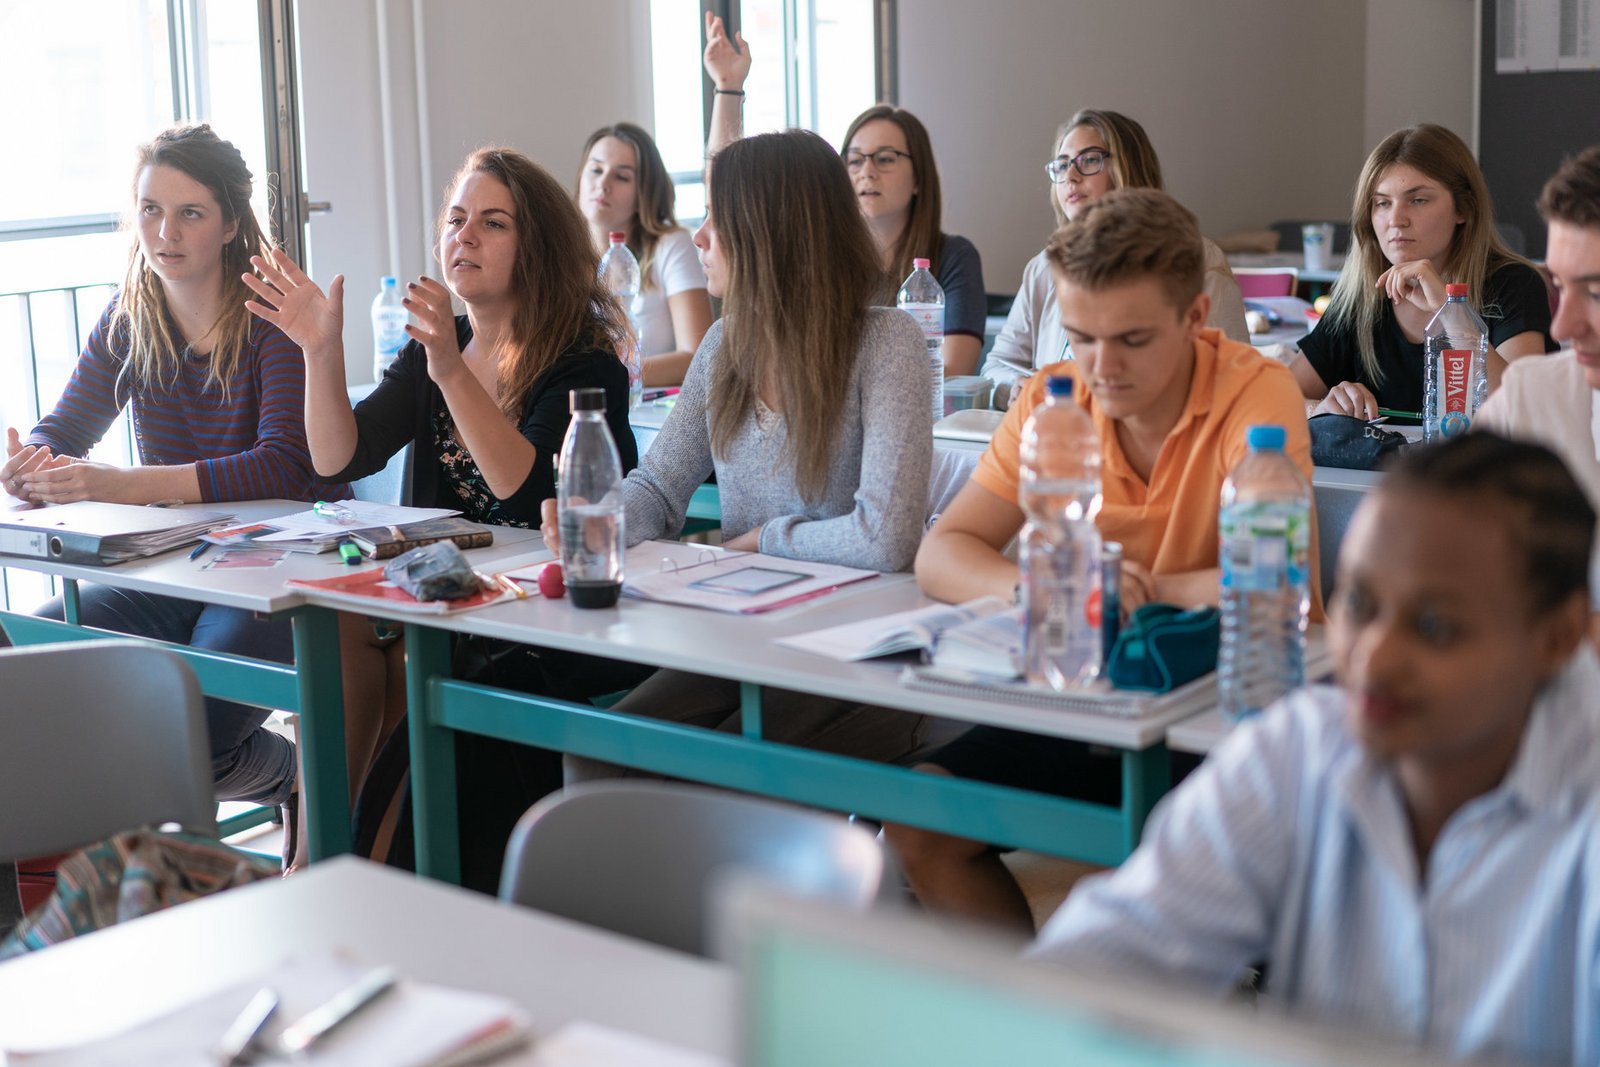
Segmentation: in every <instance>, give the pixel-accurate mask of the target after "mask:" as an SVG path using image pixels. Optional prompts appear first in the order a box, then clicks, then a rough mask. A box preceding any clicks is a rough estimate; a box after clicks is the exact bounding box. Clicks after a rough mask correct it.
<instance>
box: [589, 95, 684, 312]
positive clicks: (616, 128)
mask: <svg viewBox="0 0 1600 1067" xmlns="http://www.w3.org/2000/svg"><path fill="white" fill-rule="evenodd" d="M607 137H615V138H616V139H617V140H619V141H621V142H623V143H624V144H626V145H628V146H629V147H631V148H632V149H633V158H634V159H635V160H636V165H635V167H634V168H633V174H634V182H635V185H634V188H635V189H636V190H637V194H636V195H637V200H636V201H635V203H634V215H633V219H632V221H631V222H630V223H629V226H628V249H629V251H631V252H632V253H633V254H634V256H635V257H636V258H637V259H638V260H639V284H640V285H641V286H642V287H643V288H644V289H649V288H650V287H651V286H653V285H654V284H655V281H654V280H653V277H652V274H651V270H650V268H651V267H652V266H653V265H654V264H655V259H656V246H657V245H658V244H660V242H661V238H663V237H665V236H666V235H667V234H669V233H671V232H673V231H674V230H677V229H681V228H682V227H680V226H679V225H678V216H677V213H676V211H675V210H674V208H673V185H672V175H671V174H669V173H668V172H667V165H666V163H664V162H663V161H662V159H661V150H660V149H659V148H657V147H656V143H655V141H654V140H653V139H652V138H651V137H650V135H649V134H648V133H646V132H645V131H644V129H643V127H640V126H635V125H634V124H633V123H631V122H619V123H616V124H615V125H613V126H602V127H600V128H599V129H598V130H596V131H594V132H593V133H591V134H590V135H589V139H588V140H587V141H585V142H584V143H583V156H582V158H581V161H580V162H579V164H578V182H580V183H581V182H582V181H583V171H584V168H585V167H587V166H588V165H589V150H590V149H591V148H593V147H594V146H595V145H596V144H598V143H599V142H600V141H602V140H604V139H605V138H607ZM577 191H578V186H577V185H576V184H575V185H574V186H573V195H574V197H576V195H577Z"/></svg>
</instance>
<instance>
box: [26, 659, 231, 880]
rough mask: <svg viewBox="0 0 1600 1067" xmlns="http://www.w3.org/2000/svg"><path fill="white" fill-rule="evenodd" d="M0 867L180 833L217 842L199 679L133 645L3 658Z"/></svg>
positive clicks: (180, 664)
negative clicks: (101, 843) (145, 835)
mask: <svg viewBox="0 0 1600 1067" xmlns="http://www.w3.org/2000/svg"><path fill="white" fill-rule="evenodd" d="M0 693H4V694H5V699H4V700H3V701H0V811H3V812H4V813H5V816H4V818H0V860H10V859H22V858H26V857H31V856H39V855H44V854H47V853H52V852H61V851H65V850H68V849H75V848H79V847H81V846H83V845H87V844H89V843H90V842H93V841H98V840H100V839H102V838H105V837H109V836H111V835H112V834H115V833H118V832H120V831H123V830H131V829H135V828H137V827H140V826H159V825H161V824H163V823H169V822H175V823H178V824H180V825H181V826H183V828H184V829H186V830H189V831H192V832H194V833H204V834H210V835H213V836H215V834H216V832H217V824H216V814H215V810H216V809H215V801H214V800H213V799H212V795H211V761H210V756H209V752H210V746H209V745H208V743H207V741H206V723H205V708H204V705H203V703H202V699H201V695H200V683H199V682H198V681H197V680H196V679H195V675H194V671H193V670H192V669H191V668H190V667H189V665H188V664H186V663H184V662H183V661H182V660H181V659H179V658H178V657H177V656H176V655H174V654H173V653H171V652H168V651H167V650H165V649H161V648H155V647H153V646H150V645H145V644H140V643H139V642H136V641H127V640H106V641H72V642H67V643H63V644H50V645H32V646H29V647H26V648H7V649H0Z"/></svg>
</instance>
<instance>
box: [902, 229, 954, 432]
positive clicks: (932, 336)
mask: <svg viewBox="0 0 1600 1067" xmlns="http://www.w3.org/2000/svg"><path fill="white" fill-rule="evenodd" d="M911 266H912V271H911V274H910V276H908V277H907V278H906V280H905V284H903V285H901V286H900V292H899V294H898V295H897V296H896V297H895V299H894V302H895V306H896V307H898V308H899V309H900V310H901V311H905V312H909V313H910V315H911V317H912V318H914V319H916V320H917V325H918V326H921V327H922V338H923V340H924V341H925V342H927V345H928V367H929V370H930V372H931V373H932V375H933V421H935V422H938V421H939V420H940V419H942V418H944V289H943V287H941V286H940V285H939V282H938V280H937V279H935V278H934V276H933V272H932V271H930V270H929V269H928V260H926V259H913V260H912V261H911Z"/></svg>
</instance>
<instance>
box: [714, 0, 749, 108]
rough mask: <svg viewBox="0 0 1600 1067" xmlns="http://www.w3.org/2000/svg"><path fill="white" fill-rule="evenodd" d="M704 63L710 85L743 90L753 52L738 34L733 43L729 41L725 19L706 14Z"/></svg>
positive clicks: (735, 35)
mask: <svg viewBox="0 0 1600 1067" xmlns="http://www.w3.org/2000/svg"><path fill="white" fill-rule="evenodd" d="M735 42H737V45H735ZM704 63H705V67H706V74H707V75H708V76H709V77H710V78H711V84H712V85H715V86H716V87H717V88H718V89H743V88H744V81H745V79H746V78H748V77H749V76H750V48H749V46H747V45H746V44H745V43H744V35H743V34H740V33H735V34H734V35H733V40H732V41H730V40H728V31H727V27H725V26H723V24H722V19H721V18H720V17H719V16H717V15H714V14H712V13H711V12H709V11H707V12H706V54H705V58H704Z"/></svg>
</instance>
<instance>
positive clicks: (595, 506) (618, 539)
mask: <svg viewBox="0 0 1600 1067" xmlns="http://www.w3.org/2000/svg"><path fill="white" fill-rule="evenodd" d="M569 404H570V405H571V411H572V421H571V422H569V423H568V424H567V436H566V437H565V438H564V439H563V440H562V442H561V460H560V463H559V464H558V467H557V470H558V472H559V473H558V478H559V480H560V484H559V485H558V486H557V487H556V514H557V516H558V521H559V522H560V523H561V570H562V575H563V577H564V578H565V579H566V584H567V592H568V593H570V594H571V596H572V603H573V604H574V605H575V606H576V607H580V608H609V607H611V606H612V605H614V604H616V602H617V597H619V596H620V595H621V594H622V547H623V532H624V531H623V521H622V458H621V457H620V456H619V455H617V443H616V442H615V441H613V440H612V439H611V430H610V429H609V428H608V427H607V426H606V418H605V416H606V393H605V390H604V389H574V390H572V392H571V394H570V396H569Z"/></svg>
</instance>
